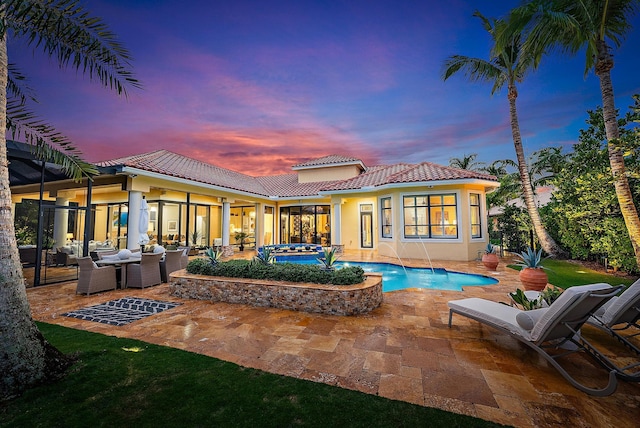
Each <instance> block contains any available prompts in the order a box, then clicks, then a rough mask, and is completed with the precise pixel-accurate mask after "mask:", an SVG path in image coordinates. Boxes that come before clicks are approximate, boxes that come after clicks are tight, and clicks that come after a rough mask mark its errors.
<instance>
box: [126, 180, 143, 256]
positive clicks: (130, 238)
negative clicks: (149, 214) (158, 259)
mask: <svg viewBox="0 0 640 428" xmlns="http://www.w3.org/2000/svg"><path fill="white" fill-rule="evenodd" d="M141 207H142V192H138V191H137V190H130V191H129V214H128V215H127V248H128V249H130V250H135V249H136V248H139V247H140V244H139V243H138V241H139V239H140V232H139V231H138V219H139V218H140V208H141Z"/></svg>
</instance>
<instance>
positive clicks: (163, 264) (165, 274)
mask: <svg viewBox="0 0 640 428" xmlns="http://www.w3.org/2000/svg"><path fill="white" fill-rule="evenodd" d="M183 255H184V251H183V250H167V251H166V252H165V254H164V260H161V261H160V275H161V277H162V282H169V275H170V274H171V272H175V271H177V270H180V269H182V263H181V259H182V257H183Z"/></svg>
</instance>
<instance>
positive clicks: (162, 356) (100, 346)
mask: <svg viewBox="0 0 640 428" xmlns="http://www.w3.org/2000/svg"><path fill="white" fill-rule="evenodd" d="M38 326H39V328H40V329H41V331H42V332H43V333H44V335H45V336H46V337H47V339H48V340H49V341H50V342H51V343H52V344H53V345H54V346H56V347H57V348H58V349H60V350H62V351H63V352H65V353H67V354H74V355H76V356H77V362H76V364H75V365H74V366H73V367H72V368H71V369H70V371H69V373H68V375H67V376H66V377H65V378H64V379H62V380H61V381H59V382H56V383H54V384H50V385H43V386H41V387H38V388H34V389H32V390H30V391H28V392H27V393H26V394H24V395H23V396H22V397H20V398H17V399H15V400H13V401H10V402H8V403H4V404H0V426H1V427H121V426H127V427H193V426H201V427H213V426H216V427H217V426H223V427H258V426H259V427H290V426H306V427H330V426H331V427H332V426H336V427H338V426H340V427H403V426H406V427H416V426H442V427H488V426H498V425H496V424H493V423H490V422H487V421H483V420H481V419H476V418H471V417H467V416H461V415H457V414H454V413H448V412H444V411H441V410H436V409H431V408H427V407H421V406H416V405H412V404H408V403H404V402H400V401H393V400H388V399H385V398H381V397H377V396H373V395H368V394H363V393H359V392H355V391H350V390H347V389H342V388H338V387H334V386H330V385H326V384H322V383H315V382H310V381H304V380H300V379H294V378H290V377H286V376H279V375H275V374H271V373H266V372H263V371H260V370H254V369H247V368H243V367H240V366H238V365H236V364H232V363H227V362H224V361H220V360H217V359H215V358H210V357H206V356H203V355H199V354H193V353H190V352H185V351H181V350H178V349H173V348H167V347H162V346H156V345H151V344H147V343H143V342H140V341H137V340H131V339H119V338H116V337H112V336H105V335H101V334H96V333H90V332H86V331H81V330H74V329H69V328H65V327H60V326H56V325H51V324H42V323H38ZM135 351H138V352H135Z"/></svg>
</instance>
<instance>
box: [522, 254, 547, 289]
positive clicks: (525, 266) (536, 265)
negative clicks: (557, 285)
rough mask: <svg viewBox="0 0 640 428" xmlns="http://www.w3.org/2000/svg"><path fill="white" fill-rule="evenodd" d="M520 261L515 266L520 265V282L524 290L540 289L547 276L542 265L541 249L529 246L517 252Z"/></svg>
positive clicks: (545, 284)
mask: <svg viewBox="0 0 640 428" xmlns="http://www.w3.org/2000/svg"><path fill="white" fill-rule="evenodd" d="M518 257H519V258H520V261H519V262H518V263H516V266H521V267H522V270H520V275H519V277H520V282H522V285H523V286H524V289H525V290H535V291H542V290H544V288H545V287H546V286H547V282H548V281H549V277H548V276H547V273H546V272H545V271H544V266H542V249H540V250H538V251H537V252H536V251H535V250H534V249H532V248H531V247H529V248H527V250H526V251H523V252H522V253H520V254H518Z"/></svg>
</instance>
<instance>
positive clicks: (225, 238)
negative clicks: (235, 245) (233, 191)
mask: <svg viewBox="0 0 640 428" xmlns="http://www.w3.org/2000/svg"><path fill="white" fill-rule="evenodd" d="M230 225H231V204H230V203H229V202H223V203H222V246H223V247H228V246H229V226H230Z"/></svg>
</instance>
